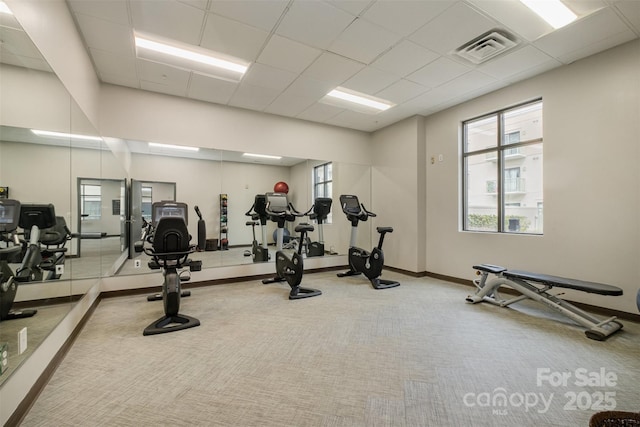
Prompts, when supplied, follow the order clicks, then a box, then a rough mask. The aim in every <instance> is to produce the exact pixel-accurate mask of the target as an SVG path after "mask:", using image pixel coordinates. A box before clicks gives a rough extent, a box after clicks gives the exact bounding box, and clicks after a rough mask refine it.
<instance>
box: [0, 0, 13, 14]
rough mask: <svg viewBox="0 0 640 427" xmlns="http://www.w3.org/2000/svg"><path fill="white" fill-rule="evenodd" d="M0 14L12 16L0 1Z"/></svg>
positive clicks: (7, 7)
mask: <svg viewBox="0 0 640 427" xmlns="http://www.w3.org/2000/svg"><path fill="white" fill-rule="evenodd" d="M0 13H6V14H7V15H13V12H11V10H9V6H7V5H6V4H5V3H4V2H2V1H0Z"/></svg>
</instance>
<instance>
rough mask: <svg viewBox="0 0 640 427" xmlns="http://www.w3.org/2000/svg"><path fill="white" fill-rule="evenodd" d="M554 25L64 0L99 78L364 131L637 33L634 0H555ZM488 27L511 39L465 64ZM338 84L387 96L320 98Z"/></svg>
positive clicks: (433, 9)
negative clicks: (150, 38) (238, 63)
mask: <svg viewBox="0 0 640 427" xmlns="http://www.w3.org/2000/svg"><path fill="white" fill-rule="evenodd" d="M564 3H565V4H566V5H567V6H568V7H569V8H571V9H572V10H573V12H574V13H576V14H577V15H578V19H577V20H576V21H574V22H573V23H571V24H569V25H568V26H566V27H563V28H561V29H558V30H553V28H552V27H551V26H550V25H548V24H547V23H546V22H544V21H543V20H542V19H541V18H539V17H538V16H537V15H535V14H533V12H531V11H530V10H529V9H527V8H526V7H525V6H524V5H522V4H521V3H520V2H519V1H515V0H464V1H453V0H419V1H401V0H395V1H394V0H372V1H370V0H349V1H345V0H326V1H321V0H251V1H246V0H225V1H217V0H153V1H151V0H104V1H101V0H67V4H68V6H69V9H70V11H71V13H72V15H73V17H74V19H75V22H76V24H77V27H78V31H79V32H80V34H81V36H82V38H83V39H84V42H85V45H86V48H87V51H88V53H89V55H90V57H91V59H92V61H93V64H94V66H95V70H96V73H97V75H98V77H99V79H100V80H101V81H102V82H104V83H109V84H115V85H121V86H128V87H132V88H137V89H142V90H147V91H154V92H160V93H164V94H169V95H174V96H180V97H186V98H192V99H195V100H200V101H205V102H211V103H216V104H222V105H228V106H232V107H237V108H243V109H249V110H255V111H261V112H264V113H270V114H276V115H282V116H287V117H293V118H298V119H303V120H310V121H314V122H320V123H326V124H329V125H335V126H341V127H347V128H352V129H358V130H363V131H374V130H377V129H380V128H382V127H384V126H387V125H389V124H392V123H394V122H397V121H399V120H401V119H404V118H406V117H410V116H413V115H416V114H419V115H429V114H431V113H434V112H436V111H439V110H442V109H444V108H447V107H450V106H453V105H456V104H459V103H461V102H464V101H466V100H469V99H472V98H475V97H477V96H479V95H482V94H485V93H488V92H491V91H494V90H496V89H499V88H501V87H505V86H508V85H510V84H512V83H514V82H517V81H520V80H523V79H526V78H529V77H532V76H534V75H537V74H540V73H543V72H545V71H548V70H551V69H553V68H556V67H559V66H562V65H565V64H569V63H571V62H573V61H576V60H578V59H581V58H584V57H587V56H589V55H592V54H595V53H598V52H600V51H603V50H606V49H609V48H611V47H614V46H616V45H619V44H622V43H625V42H628V41H630V40H633V39H636V38H638V37H639V36H640V1H637V0H565V1H564ZM492 30H499V31H501V32H504V33H506V34H509V35H510V37H512V39H514V40H515V42H516V44H515V46H514V47H512V48H511V49H509V50H506V51H505V52H504V53H502V54H499V55H496V56H494V57H493V58H492V59H490V60H488V61H486V62H484V63H481V64H474V63H473V62H470V61H468V60H466V59H464V58H462V57H460V56H458V55H456V53H455V51H456V49H458V48H459V47H461V46H462V45H464V44H465V43H467V42H469V41H472V40H474V39H476V38H477V37H479V36H480V35H482V34H484V33H487V32H489V31H492ZM134 31H136V32H143V33H145V34H150V35H155V36H159V37H162V38H165V39H169V40H174V41H176V42H179V43H183V44H187V45H192V46H199V47H201V48H204V49H207V50H211V51H215V52H220V53H223V54H227V55H232V56H234V57H237V58H240V59H242V60H245V61H247V62H249V63H250V66H249V70H248V71H247V73H246V74H245V75H244V77H243V78H242V79H241V80H240V81H239V82H232V81H227V80H221V79H216V78H212V77H210V76H207V75H203V74H200V73H197V72H194V71H190V70H185V69H180V68H173V67H170V66H167V65H163V64H160V63H155V62H150V61H146V60H143V59H140V58H137V57H136V48H135V45H134ZM337 86H342V87H345V88H348V89H351V90H355V91H358V92H362V93H365V94H368V95H371V96H375V97H378V98H383V99H387V100H389V101H391V102H393V103H395V104H396V105H395V106H394V107H393V108H390V109H389V110H387V111H384V112H380V113H378V114H363V113H360V112H355V111H352V110H348V109H345V108H339V107H336V106H333V105H327V104H325V103H322V102H319V101H320V100H321V99H322V98H323V97H324V96H325V95H326V94H327V93H328V92H330V91H331V90H332V89H334V88H336V87H337Z"/></svg>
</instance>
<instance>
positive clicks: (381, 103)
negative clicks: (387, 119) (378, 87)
mask: <svg viewBox="0 0 640 427" xmlns="http://www.w3.org/2000/svg"><path fill="white" fill-rule="evenodd" d="M321 101H322V102H325V103H327V104H332V105H336V106H340V107H343V108H349V109H353V106H354V105H356V106H359V107H364V108H355V109H356V110H357V111H361V112H364V113H372V112H373V113H379V112H381V111H385V110H388V109H389V108H391V107H393V106H394V105H395V104H393V103H392V102H389V101H387V100H385V99H380V98H376V97H374V96H369V95H366V94H364V93H360V92H356V91H354V90H350V89H346V88H343V87H337V88H335V89H334V90H332V91H331V92H329V93H328V94H327V95H326V96H325V97H324V98H322V99H321Z"/></svg>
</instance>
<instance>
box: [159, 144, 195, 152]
mask: <svg viewBox="0 0 640 427" xmlns="http://www.w3.org/2000/svg"><path fill="white" fill-rule="evenodd" d="M149 147H150V148H168V149H170V150H183V151H200V148H198V147H189V146H188V145H173V144H160V143H158V142H150V143H149Z"/></svg>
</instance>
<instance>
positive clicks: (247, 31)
mask: <svg viewBox="0 0 640 427" xmlns="http://www.w3.org/2000/svg"><path fill="white" fill-rule="evenodd" d="M268 36H269V33H267V32H266V31H263V30H260V29H257V28H255V27H251V26H249V25H246V24H242V23H240V22H237V21H232V20H231V19H228V18H224V17H222V16H218V15H215V14H213V13H210V14H208V16H207V23H206V24H205V28H204V33H203V34H202V42H201V43H200V45H201V46H202V47H204V48H206V49H210V50H213V51H215V52H221V53H226V54H227V55H231V56H234V57H236V58H240V59H244V60H247V61H255V59H256V58H257V57H258V54H259V53H260V50H261V49H262V46H263V45H264V43H265V41H266V40H267V37H268Z"/></svg>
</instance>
